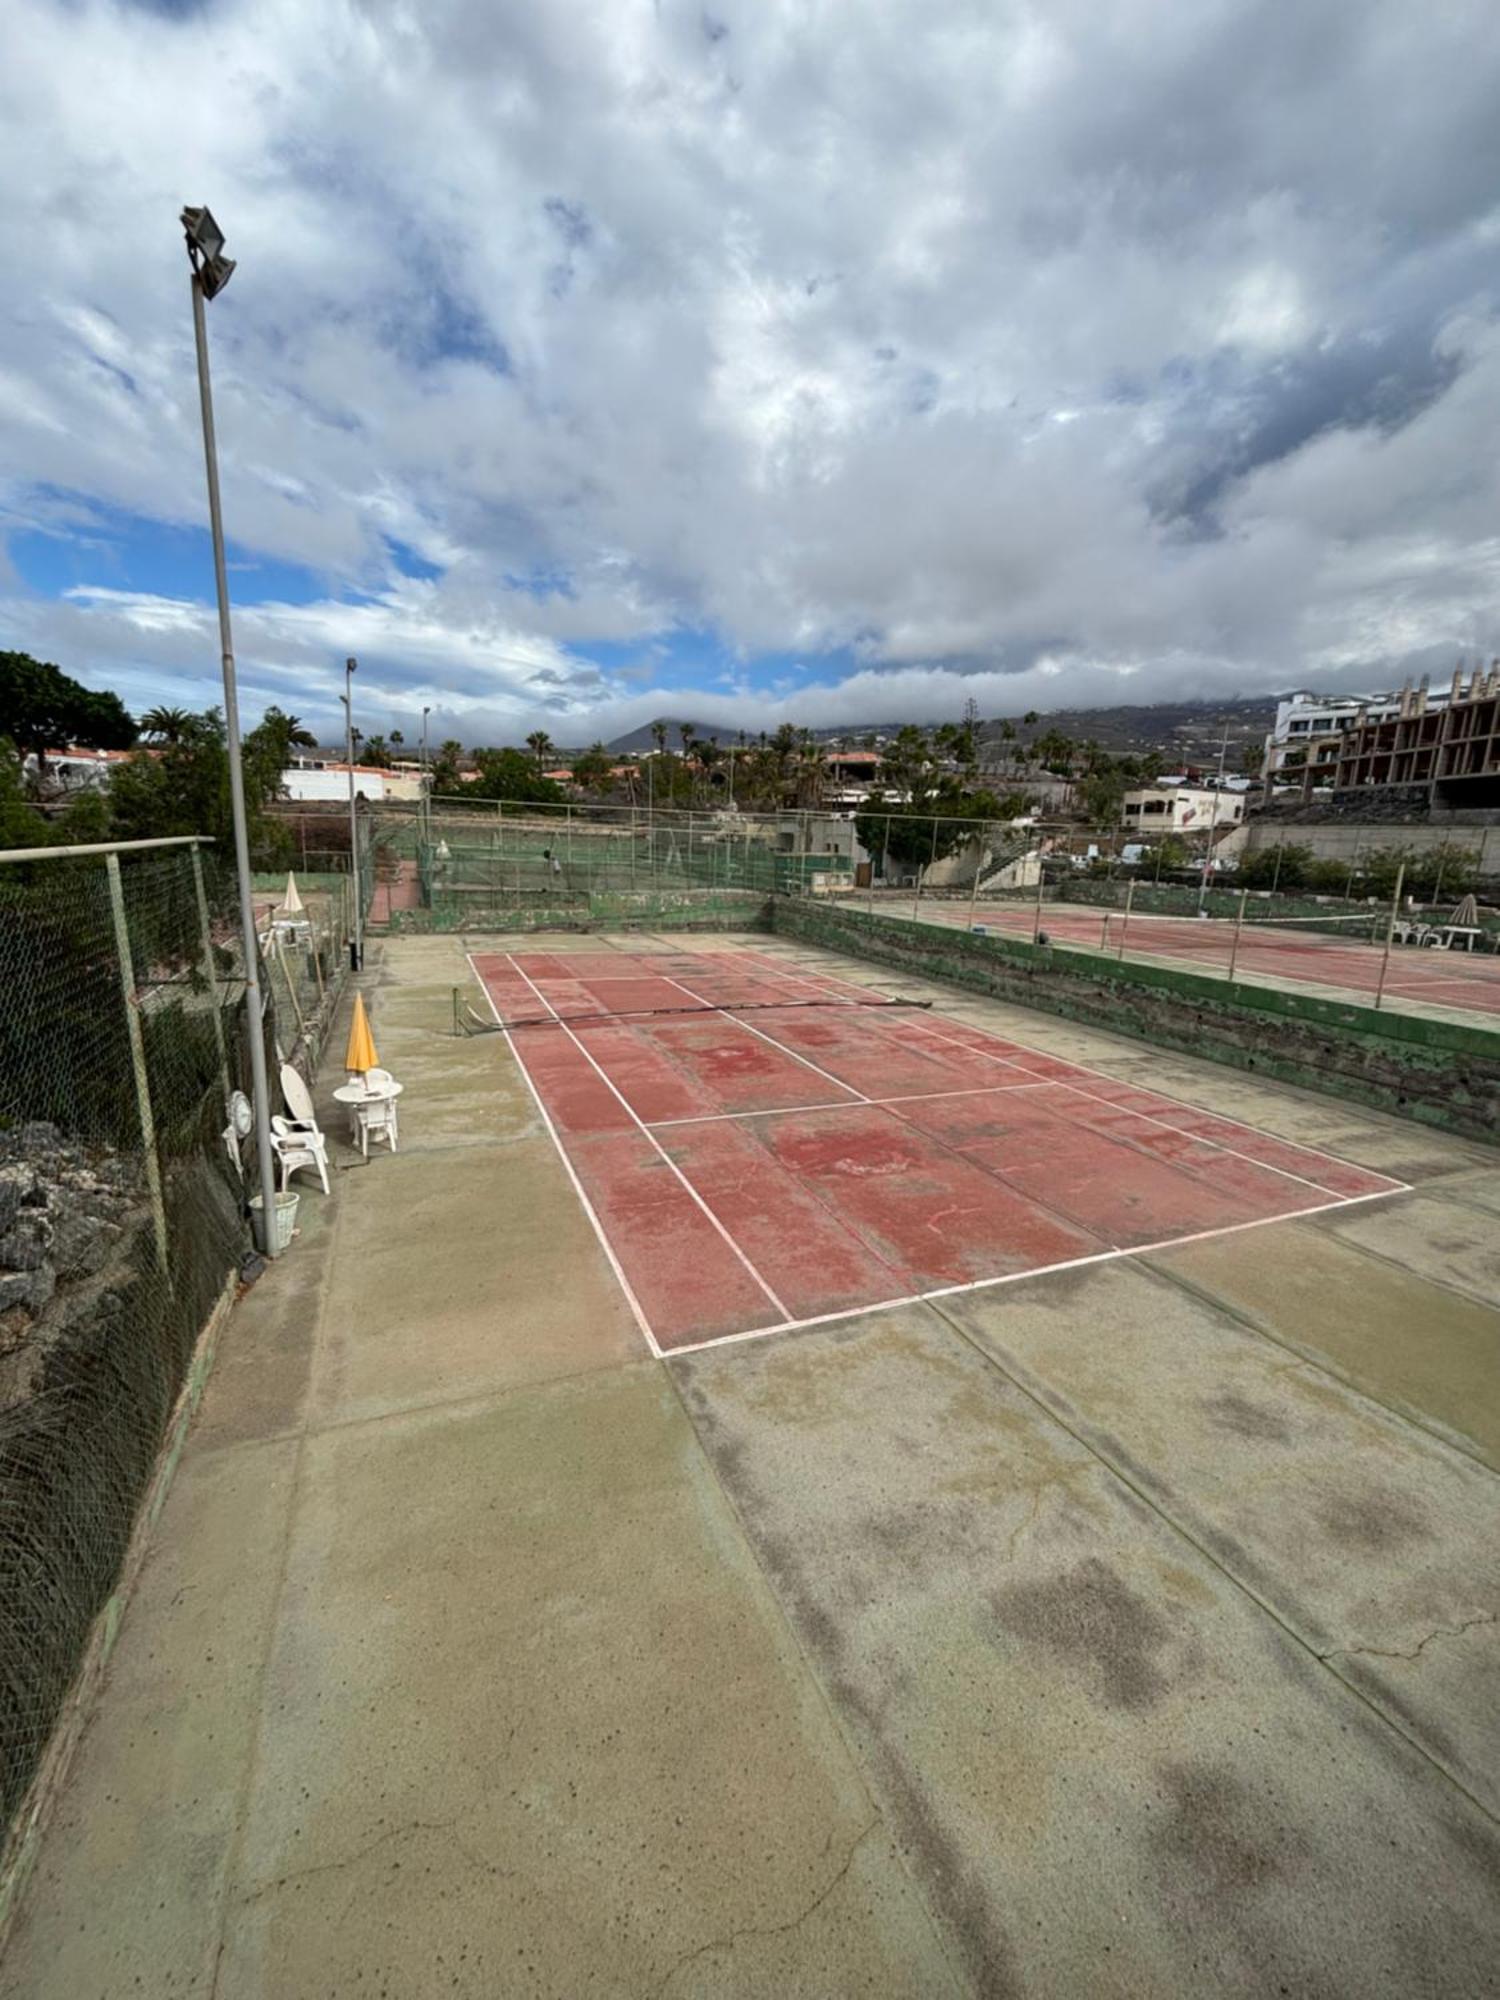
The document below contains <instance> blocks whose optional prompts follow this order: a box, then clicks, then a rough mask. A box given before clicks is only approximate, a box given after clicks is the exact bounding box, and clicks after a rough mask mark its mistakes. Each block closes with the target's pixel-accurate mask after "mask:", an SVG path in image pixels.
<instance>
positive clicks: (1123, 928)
mask: <svg viewBox="0 0 1500 2000" xmlns="http://www.w3.org/2000/svg"><path fill="white" fill-rule="evenodd" d="M1134 901H1135V877H1134V876H1133V875H1132V876H1131V878H1130V880H1129V881H1128V882H1127V883H1126V884H1125V913H1124V915H1123V916H1122V917H1121V919H1120V957H1121V958H1123V957H1124V956H1125V933H1126V932H1127V931H1128V930H1129V929H1130V906H1131V904H1132V903H1133V902H1134Z"/></svg>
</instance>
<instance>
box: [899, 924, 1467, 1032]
mask: <svg viewBox="0 0 1500 2000" xmlns="http://www.w3.org/2000/svg"><path fill="white" fill-rule="evenodd" d="M917 908H918V913H919V915H920V916H921V917H922V918H923V919H924V920H925V921H927V922H930V923H943V924H955V925H958V926H959V927H960V928H962V929H967V928H968V926H969V922H970V913H969V909H968V906H967V905H966V904H965V905H961V906H960V905H958V904H936V903H928V904H927V905H926V906H925V908H924V907H923V906H921V905H918V906H917ZM973 921H974V923H976V924H978V925H981V926H983V928H984V929H986V930H993V931H1002V932H1005V933H1006V934H1008V935H1011V936H1018V937H1027V938H1029V937H1030V936H1031V935H1032V931H1033V928H1034V926H1035V924H1036V910H1035V906H1034V905H1033V904H1022V903H991V904H983V903H981V904H980V905H979V907H978V908H977V909H976V910H975V911H974V913H973ZM1042 929H1043V930H1044V931H1045V932H1046V933H1047V935H1048V937H1050V938H1051V939H1052V940H1053V942H1054V943H1056V944H1061V945H1074V944H1076V945H1086V946H1088V947H1089V948H1090V949H1092V950H1095V951H1098V950H1104V951H1109V952H1116V953H1118V952H1119V951H1120V949H1121V946H1122V945H1123V946H1124V956H1125V957H1127V958H1165V959H1170V960H1173V961H1176V962H1182V963H1184V964H1191V965H1194V966H1202V967H1203V968H1204V969H1205V970H1207V971H1210V972H1215V973H1219V974H1221V975H1222V974H1224V973H1226V972H1227V971H1228V968H1229V959H1230V954H1231V951H1232V950H1233V940H1234V924H1233V923H1232V922H1231V921H1230V920H1228V919H1227V918H1224V917H1214V918H1196V917H1158V916H1151V915H1148V914H1146V913H1144V912H1142V913H1139V914H1137V913H1135V912H1132V913H1131V915H1130V917H1129V919H1128V921H1127V919H1126V916H1125V912H1124V911H1123V910H1102V909H1097V908H1090V907H1089V906H1088V905H1086V904H1080V903H1074V904H1066V903H1047V904H1045V905H1044V906H1043V909H1042ZM1383 953H1384V945H1383V941H1382V943H1378V944H1377V943H1371V942H1369V941H1368V936H1367V937H1366V938H1365V939H1363V940H1360V941H1356V940H1354V939H1351V938H1342V937H1337V936H1334V935H1332V934H1330V933H1329V932H1326V931H1316V930H1312V929H1307V930H1298V929H1288V928H1283V927H1282V926H1279V925H1272V924H1249V923H1247V924H1246V926H1245V928H1244V930H1243V931H1242V932H1241V935H1240V944H1239V950H1238V952H1237V953H1235V975H1236V977H1238V976H1239V974H1241V973H1248V974H1251V975H1253V976H1254V977H1256V978H1259V979H1267V980H1271V981H1273V982H1275V983H1276V984H1277V985H1287V984H1291V985H1311V986H1336V987H1340V988H1342V989H1343V990H1344V991H1346V992H1349V993H1358V994H1369V995H1373V994H1374V993H1375V991H1376V988H1377V987H1378V986H1379V984H1380V961H1381V958H1382V956H1383ZM1384 997H1385V1004H1386V1005H1387V1006H1393V1007H1400V1006H1405V1005H1408V1004H1409V1003H1411V1002H1413V1001H1415V1002H1418V1003H1420V1004H1423V1005H1426V1006H1429V1007H1445V1008H1455V1009H1459V1010H1467V1011H1469V1012H1472V1013H1477V1014H1500V954H1497V953H1494V952H1467V951H1448V950H1439V949H1434V948H1428V947H1422V946H1418V945H1396V946H1394V947H1393V948H1392V951H1391V962H1390V968H1389V970H1388V972H1387V974H1386V979H1385V988H1384Z"/></svg>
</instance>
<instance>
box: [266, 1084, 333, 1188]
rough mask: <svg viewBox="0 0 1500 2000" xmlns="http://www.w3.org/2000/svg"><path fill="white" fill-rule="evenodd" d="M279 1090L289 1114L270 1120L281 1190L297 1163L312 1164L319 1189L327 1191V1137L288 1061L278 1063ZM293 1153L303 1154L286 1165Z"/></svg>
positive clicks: (302, 1165)
mask: <svg viewBox="0 0 1500 2000" xmlns="http://www.w3.org/2000/svg"><path fill="white" fill-rule="evenodd" d="M281 1094H282V1096H283V1097H284V1098H285V1099H286V1108H287V1110H288V1111H289V1112H290V1113H291V1114H292V1115H291V1117H290V1118H273V1119H272V1120H271V1144H272V1145H273V1146H274V1147H275V1149H276V1154H277V1157H278V1158H279V1159H280V1160H281V1162H282V1169H281V1189H282V1193H283V1194H284V1193H285V1192H286V1183H287V1176H288V1175H289V1174H294V1173H295V1172H296V1171H297V1168H298V1167H316V1168H317V1170H318V1179H319V1180H320V1181H321V1182H322V1183H323V1192H324V1194H327V1193H328V1141H327V1140H326V1139H325V1138H324V1137H323V1133H322V1129H321V1127H320V1126H319V1124H318V1114H317V1112H316V1110H315V1109H314V1108H313V1101H312V1092H311V1091H310V1090H309V1089H308V1087H307V1085H306V1084H305V1083H304V1082H303V1081H302V1078H301V1077H300V1076H299V1075H298V1074H297V1072H296V1070H294V1069H293V1068H292V1066H291V1064H290V1063H283V1064H282V1065H281ZM293 1154H297V1155H300V1156H303V1157H298V1158H296V1159H294V1160H293V1161H292V1164H291V1165H290V1166H288V1165H287V1160H288V1158H289V1157H290V1156H291V1155H293Z"/></svg>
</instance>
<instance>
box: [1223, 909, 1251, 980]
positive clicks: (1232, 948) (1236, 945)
mask: <svg viewBox="0 0 1500 2000" xmlns="http://www.w3.org/2000/svg"><path fill="white" fill-rule="evenodd" d="M1249 900H1250V891H1249V890H1248V889H1241V891H1240V906H1239V908H1238V909H1237V910H1236V911H1235V913H1234V936H1233V937H1232V938H1231V939H1230V940H1229V971H1228V972H1227V973H1226V974H1225V977H1226V978H1227V979H1233V977H1234V967H1235V961H1236V960H1237V959H1238V957H1239V955H1240V931H1241V929H1242V928H1243V926H1244V922H1245V905H1246V903H1247V902H1249Z"/></svg>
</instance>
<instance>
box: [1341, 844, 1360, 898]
mask: <svg viewBox="0 0 1500 2000" xmlns="http://www.w3.org/2000/svg"><path fill="white" fill-rule="evenodd" d="M1359 847H1360V838H1359V835H1358V834H1356V835H1355V836H1354V852H1353V853H1352V854H1351V855H1350V857H1349V879H1348V881H1347V882H1346V883H1345V884H1344V908H1345V909H1348V907H1349V905H1350V904H1351V903H1352V902H1353V901H1354V871H1355V870H1356V869H1357V868H1358V866H1359Z"/></svg>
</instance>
